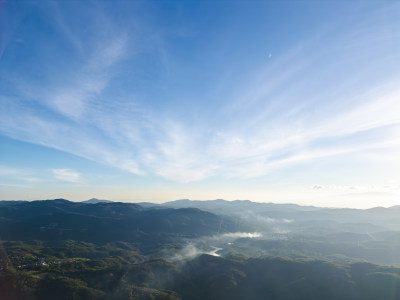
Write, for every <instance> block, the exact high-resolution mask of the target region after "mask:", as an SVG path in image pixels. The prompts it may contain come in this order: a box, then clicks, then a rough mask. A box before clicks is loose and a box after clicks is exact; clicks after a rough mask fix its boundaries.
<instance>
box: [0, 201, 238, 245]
mask: <svg viewBox="0 0 400 300" xmlns="http://www.w3.org/2000/svg"><path fill="white" fill-rule="evenodd" d="M0 203H1V204H0V235H1V237H2V239H3V240H66V239H71V240H80V241H91V242H110V241H128V242H134V241H137V239H141V238H149V237H151V238H157V237H163V236H174V235H179V236H181V235H186V236H188V237H199V236H203V235H212V234H217V233H225V232H235V231H238V230H239V227H238V224H239V223H238V222H235V220H234V219H227V218H224V220H223V222H221V217H220V216H217V215H215V214H213V213H210V212H205V211H201V210H199V209H197V208H182V209H173V208H143V207H141V206H140V205H138V204H133V203H121V202H112V203H105V202H99V203H96V204H88V203H81V202H71V201H68V200H64V199H55V200H43V201H32V202H27V201H19V202H13V201H4V202H0ZM241 226H242V227H243V225H241Z"/></svg>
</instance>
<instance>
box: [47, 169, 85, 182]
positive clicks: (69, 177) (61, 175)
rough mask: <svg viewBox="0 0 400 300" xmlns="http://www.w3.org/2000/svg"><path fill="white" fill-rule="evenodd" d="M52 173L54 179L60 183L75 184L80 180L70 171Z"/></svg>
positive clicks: (54, 171) (56, 170) (79, 177)
mask: <svg viewBox="0 0 400 300" xmlns="http://www.w3.org/2000/svg"><path fill="white" fill-rule="evenodd" d="M52 172H53V175H54V178H57V179H58V180H61V181H67V182H75V183H77V182H79V181H80V179H81V176H80V174H79V173H77V172H75V171H74V170H71V169H54V170H52Z"/></svg>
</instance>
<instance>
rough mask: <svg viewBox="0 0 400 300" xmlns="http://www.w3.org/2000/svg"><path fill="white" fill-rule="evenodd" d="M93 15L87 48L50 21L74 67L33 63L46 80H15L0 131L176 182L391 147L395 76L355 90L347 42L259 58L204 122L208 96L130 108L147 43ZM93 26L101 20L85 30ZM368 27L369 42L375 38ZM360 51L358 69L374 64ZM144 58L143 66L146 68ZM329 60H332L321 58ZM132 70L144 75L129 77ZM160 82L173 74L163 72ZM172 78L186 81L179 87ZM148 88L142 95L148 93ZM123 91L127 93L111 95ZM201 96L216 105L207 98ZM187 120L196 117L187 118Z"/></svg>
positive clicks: (360, 42) (61, 21)
mask: <svg viewBox="0 0 400 300" xmlns="http://www.w3.org/2000/svg"><path fill="white" fill-rule="evenodd" d="M94 11H95V13H96V15H91V18H90V20H91V22H94V23H95V24H91V25H92V27H90V26H89V28H88V29H87V31H88V32H90V33H91V34H93V35H94V38H89V39H87V38H88V36H86V35H85V34H81V32H80V28H79V30H77V28H72V26H73V25H72V24H70V23H68V19H67V18H65V17H63V16H62V10H58V12H57V17H56V18H54V19H53V22H54V23H57V24H58V25H57V26H56V27H57V28H58V30H59V31H60V33H61V35H62V36H64V37H66V40H67V41H68V43H67V45H69V46H71V47H72V49H74V50H76V51H75V52H76V53H74V55H73V56H71V57H68V58H67V59H68V62H71V64H73V66H68V62H67V63H66V64H62V63H59V65H60V66H62V67H63V68H62V69H61V70H56V68H53V69H52V67H51V66H50V65H51V62H47V61H45V60H43V61H44V62H45V65H44V66H43V70H47V69H50V71H49V70H47V71H48V73H46V72H45V71H43V72H44V73H45V74H47V75H48V77H49V78H47V79H46V80H44V81H43V82H41V83H40V84H37V82H35V81H34V80H33V79H32V78H31V77H29V76H26V77H24V76H22V75H21V76H20V77H23V78H22V79H19V78H18V77H19V76H17V79H15V82H13V83H14V84H15V86H16V89H15V90H14V91H13V93H9V94H7V95H6V94H4V95H0V96H1V108H2V109H1V111H0V131H1V132H2V133H3V134H6V135H8V136H10V137H12V138H15V139H20V140H23V141H28V142H33V143H37V144H41V145H45V146H48V147H52V148H55V149H59V150H61V151H65V152H68V153H72V154H75V155H77V156H80V157H84V158H86V159H89V160H92V161H96V162H99V163H103V164H107V165H111V166H114V167H116V168H119V169H122V170H125V171H127V172H130V173H133V174H139V175H143V174H154V175H157V176H161V177H164V178H167V179H172V180H176V181H180V182H190V181H195V180H202V179H205V178H209V177H212V176H221V177H240V178H249V177H256V176H261V175H265V174H268V173H270V172H273V171H275V170H279V169H283V168H287V167H290V166H295V165H299V164H302V163H305V162H310V161H316V160H319V159H324V158H327V157H340V156H344V155H354V154H356V153H366V152H367V151H370V152H374V153H375V154H376V155H377V156H382V157H383V156H384V155H383V154H382V152H380V150H381V149H387V148H389V147H391V148H393V149H399V147H400V144H399V142H398V140H397V142H396V143H395V142H394V140H395V139H396V136H397V137H398V132H399V131H398V128H399V126H400V117H399V116H400V113H399V111H400V106H399V105H400V104H399V103H400V102H399V96H398V95H400V89H399V88H398V87H399V86H400V82H399V77H398V74H391V77H390V79H391V80H386V79H385V80H383V79H382V80H381V81H373V80H371V79H370V80H368V81H367V84H364V85H363V84H360V83H358V82H357V80H355V79H354V78H358V76H363V74H364V71H365V70H360V71H357V69H356V68H354V70H353V69H349V68H347V67H346V64H347V63H348V62H349V61H351V60H352V59H357V60H358V59H359V58H358V57H357V55H356V54H354V53H353V52H349V50H348V49H349V48H346V47H344V46H345V45H347V42H348V41H349V39H350V38H351V37H352V35H350V36H349V35H348V34H347V33H343V32H342V33H341V36H339V37H338V38H336V39H334V42H335V43H336V44H338V46H337V47H333V46H334V45H335V43H334V42H330V43H328V44H327V45H326V46H324V45H325V44H324V43H323V42H325V41H328V37H329V34H330V33H329V32H325V36H324V35H323V33H322V34H321V35H319V36H318V37H317V38H315V37H311V38H310V39H308V40H307V41H303V42H302V43H300V44H298V43H296V44H293V45H292V48H291V49H290V50H288V51H287V53H286V54H284V53H278V52H277V53H276V52H275V51H274V56H273V59H272V58H271V55H269V56H268V57H269V58H271V59H268V57H264V58H265V62H264V63H263V64H260V66H259V67H258V68H254V69H252V70H251V71H248V72H247V73H246V74H243V78H246V80H245V82H244V83H243V82H242V81H240V80H238V81H233V82H227V83H226V86H227V87H226V89H225V90H224V89H222V90H224V91H225V92H226V93H225V94H223V95H222V96H221V95H219V97H220V98H222V99H221V100H220V102H219V104H218V105H215V106H213V107H215V109H214V110H213V111H212V113H211V114H203V113H202V112H201V108H208V105H210V104H209V103H208V102H207V101H206V100H207V99H205V100H204V104H203V103H200V104H198V105H196V106H191V105H189V104H190V100H191V99H190V97H191V96H192V97H193V98H196V95H190V94H189V93H188V94H189V95H185V98H183V97H182V99H181V100H180V101H176V102H174V101H173V100H172V99H174V98H178V99H180V98H179V97H180V94H179V93H178V92H177V91H172V92H171V91H169V94H168V96H166V95H164V94H162V93H160V94H162V95H161V96H160V95H158V97H159V98H156V99H149V100H148V99H147V98H146V99H140V96H138V94H139V93H137V90H140V89H141V88H142V85H143V86H145V84H143V82H142V81H141V80H142V77H146V76H148V77H151V78H152V79H153V77H152V76H153V75H154V73H157V72H152V71H149V70H148V69H149V67H146V70H145V71H143V70H142V69H140V62H138V61H136V60H135V59H136V56H135V55H137V52H138V51H136V50H137V49H136V47H140V46H137V45H140V44H141V43H145V42H148V40H147V39H146V38H143V36H142V35H141V34H143V32H141V33H140V32H138V31H135V30H128V29H126V28H124V27H123V26H118V25H116V24H117V23H118V22H114V23H112V22H111V21H110V20H107V18H104V16H101V14H100V16H99V15H97V13H98V11H97V10H94ZM97 19H100V20H102V21H101V22H96V21H93V20H97ZM103 21H104V22H103ZM114 21H115V20H114ZM89 23H90V22H89ZM94 25H96V26H94ZM97 26H100V27H97ZM369 26H370V27H372V29H371V28H370V29H371V30H372V32H375V35H374V36H375V37H376V36H377V34H378V33H379V31H378V29H377V28H375V27H374V24H369ZM130 29H132V28H130ZM371 30H370V31H369V32H371ZM154 31H155V32H157V34H156V33H154V32H153V34H154V35H153V36H156V37H157V38H156V40H157V41H156V42H154V41H153V43H155V44H157V45H156V47H161V48H162V51H161V50H159V49H158V50H157V51H154V52H162V53H163V55H161V56H162V59H161V60H162V63H164V64H165V65H168V62H167V57H168V51H167V50H168V48H167V47H164V44H163V43H161V42H160V41H164V40H166V38H164V37H160V35H162V33H159V32H158V31H157V30H154ZM160 32H162V31H160ZM146 33H147V32H146ZM353 34H355V35H356V36H357V43H355V44H354V45H352V47H351V49H356V50H362V49H361V48H362V47H364V46H365V43H366V42H368V41H369V37H370V36H369V35H367V34H366V33H365V32H364V31H363V30H361V31H360V32H357V33H353ZM136 35H137V36H136ZM153 39H154V38H153ZM132 41H134V42H132ZM393 43H397V42H396V41H394V42H393ZM159 44H162V45H161V46H160V45H159ZM144 48H145V47H143V48H141V51H144V50H143V49H144ZM147 50H148V49H147ZM365 51H366V50H363V52H362V53H363V57H362V58H360V59H364V60H363V61H361V62H362V64H360V66H363V65H365V64H364V63H365V62H369V60H370V58H371V56H372V55H375V54H373V53H369V52H365ZM144 52H145V51H144ZM149 53H152V51H148V52H146V55H147V56H146V55H143V56H142V57H141V59H144V60H146V59H147V60H149V61H151V59H155V58H154V57H153V56H151V55H150V54H149ZM153 54H154V53H153ZM334 55H337V56H338V59H337V60H336V61H335V60H333V59H332V58H331V57H332V56H334ZM148 56H151V58H149V57H148ZM158 56H159V53H158ZM264 56H265V53H264ZM378 59H380V58H379V57H378ZM379 62H381V61H380V60H378V63H377V65H379ZM181 63H182V64H186V63H187V62H186V61H185V62H181ZM57 66H58V65H57ZM171 68H172V67H171ZM137 69H139V70H137ZM346 70H347V71H346ZM140 71H142V72H143V73H145V74H144V75H143V74H140V75H141V76H139V75H137V74H138V73H140ZM207 71H208V72H210V73H211V72H213V70H207ZM135 72H137V73H135ZM346 72H350V74H346ZM132 73H135V74H134V75H132ZM167 73H168V76H173V74H172V73H173V72H172V71H169V72H167ZM49 74H50V75H49ZM52 77H54V78H52ZM342 77H343V79H342ZM164 79H165V80H166V82H167V81H168V80H167V79H168V78H164ZM155 80H156V79H154V81H155ZM174 80H176V81H179V80H180V81H182V82H186V81H185V78H174ZM32 82H33V83H32ZM120 82H124V84H121V83H120ZM145 82H146V84H148V81H145ZM168 82H169V81H168ZM171 82H174V81H173V80H171ZM193 84H194V83H193ZM195 84H196V85H200V84H201V82H196V83H195ZM369 84H371V87H369ZM13 86H14V85H13ZM32 86H34V87H32ZM154 86H155V85H154ZM154 86H153V85H150V86H145V87H143V89H145V90H146V91H147V93H148V94H151V95H153V94H152V93H151V92H152V89H153V87H154ZM178 86H179V85H178ZM175 88H176V86H175ZM121 89H124V90H127V91H128V92H126V93H119V91H120V90H121ZM165 90H167V88H165ZM204 94H205V95H206V96H209V97H210V98H211V99H214V98H216V96H215V95H214V94H213V93H212V91H210V92H208V93H207V92H206V93H204ZM15 95H16V96H15ZM141 95H142V97H143V94H141ZM139 100H140V101H139ZM147 101H148V102H147ZM199 108H200V109H199ZM197 109H199V112H198V113H195V112H197ZM205 110H206V109H205ZM176 111H179V112H180V113H181V115H180V114H179V113H177V112H176ZM193 115H195V116H196V118H197V119H196V120H193V119H190V118H189V117H188V116H193ZM369 155H371V153H369ZM392 156H394V155H392ZM0 172H1V169H0ZM53 173H54V175H55V177H56V178H58V179H60V180H65V181H70V182H77V181H79V174H78V173H76V172H75V171H73V170H69V169H56V170H54V171H53Z"/></svg>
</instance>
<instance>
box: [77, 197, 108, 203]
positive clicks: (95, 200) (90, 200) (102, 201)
mask: <svg viewBox="0 0 400 300" xmlns="http://www.w3.org/2000/svg"><path fill="white" fill-rule="evenodd" d="M112 202H113V201H111V200H103V199H97V198H91V199H89V200H86V201H82V203H87V204H96V203H112Z"/></svg>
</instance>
